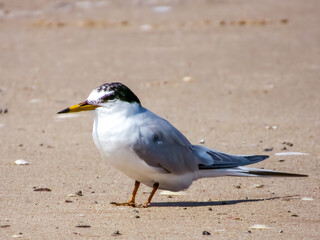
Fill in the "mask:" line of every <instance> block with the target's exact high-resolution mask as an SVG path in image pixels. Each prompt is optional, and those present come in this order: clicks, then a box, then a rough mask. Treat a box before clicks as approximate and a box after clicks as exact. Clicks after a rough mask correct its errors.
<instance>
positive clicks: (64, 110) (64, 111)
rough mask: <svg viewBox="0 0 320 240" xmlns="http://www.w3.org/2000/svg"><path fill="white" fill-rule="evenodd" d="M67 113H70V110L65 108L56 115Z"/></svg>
mask: <svg viewBox="0 0 320 240" xmlns="http://www.w3.org/2000/svg"><path fill="white" fill-rule="evenodd" d="M68 112H70V109H69V108H66V109H63V110H61V111H60V112H58V113H57V114H61V113H68Z"/></svg>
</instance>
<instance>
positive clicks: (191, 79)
mask: <svg viewBox="0 0 320 240" xmlns="http://www.w3.org/2000/svg"><path fill="white" fill-rule="evenodd" d="M182 81H183V82H193V81H195V79H194V78H193V77H190V76H185V77H184V78H183V79H182Z"/></svg>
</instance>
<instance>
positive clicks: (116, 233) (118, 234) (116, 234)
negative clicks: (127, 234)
mask: <svg viewBox="0 0 320 240" xmlns="http://www.w3.org/2000/svg"><path fill="white" fill-rule="evenodd" d="M120 235H122V234H121V233H120V232H119V231H114V232H113V233H112V234H111V236H120Z"/></svg>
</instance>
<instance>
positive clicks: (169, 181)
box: [58, 82, 308, 207]
mask: <svg viewBox="0 0 320 240" xmlns="http://www.w3.org/2000/svg"><path fill="white" fill-rule="evenodd" d="M90 110H91V111H92V110H93V111H94V123H93V128H92V136H93V140H94V143H95V145H96V147H97V149H98V150H99V152H100V153H101V155H102V157H103V158H106V159H107V160H108V162H109V163H110V164H111V165H112V166H113V167H115V168H116V169H118V170H119V171H121V172H122V173H124V174H125V175H127V176H128V177H129V178H131V179H133V180H134V181H135V184H134V190H133V192H132V195H131V198H130V200H129V201H128V202H124V203H115V202H112V203H113V204H115V205H117V206H132V207H136V206H138V205H137V204H136V202H135V198H136V194H137V191H138V188H139V186H140V183H143V184H145V185H147V186H149V187H151V188H152V191H151V194H150V196H149V197H148V199H147V201H146V202H145V203H144V204H143V205H142V206H143V207H148V206H149V205H150V202H151V200H152V198H153V196H154V194H155V192H156V191H157V189H163V190H169V191H181V190H185V189H188V188H189V187H190V185H191V184H192V183H193V182H194V181H195V180H197V179H200V178H211V177H221V176H236V177H273V176H275V177H307V176H308V175H304V174H296V173H286V172H278V171H274V170H266V169H258V168H251V167H245V165H249V164H254V163H257V162H260V161H263V160H265V159H267V158H268V157H269V156H268V155H232V154H227V153H224V152H220V151H217V150H213V149H210V148H208V147H205V146H203V145H193V144H191V143H190V142H189V140H188V139H187V138H186V137H185V136H184V135H183V134H182V133H181V132H180V131H179V130H178V129H176V128H175V127H174V126H173V125H171V124H170V122H168V121H167V120H165V119H163V118H161V117H159V116H158V115H156V114H155V113H153V112H151V111H149V110H148V109H146V108H144V107H143V106H142V104H141V102H140V100H139V98H138V97H137V96H136V95H135V94H134V93H133V91H131V90H130V89H129V88H128V87H127V86H126V85H124V84H122V83H120V82H111V83H105V84H102V85H101V86H99V87H97V88H95V89H94V90H93V91H92V92H91V93H90V94H89V96H88V98H87V99H86V100H85V101H84V102H81V103H79V104H76V105H73V106H71V107H68V108H66V109H64V110H62V111H60V112H58V114H63V113H74V112H81V111H90ZM140 206H141V205H140Z"/></svg>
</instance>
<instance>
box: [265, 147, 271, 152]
mask: <svg viewBox="0 0 320 240" xmlns="http://www.w3.org/2000/svg"><path fill="white" fill-rule="evenodd" d="M263 151H265V152H271V151H273V147H270V148H265V149H263Z"/></svg>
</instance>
